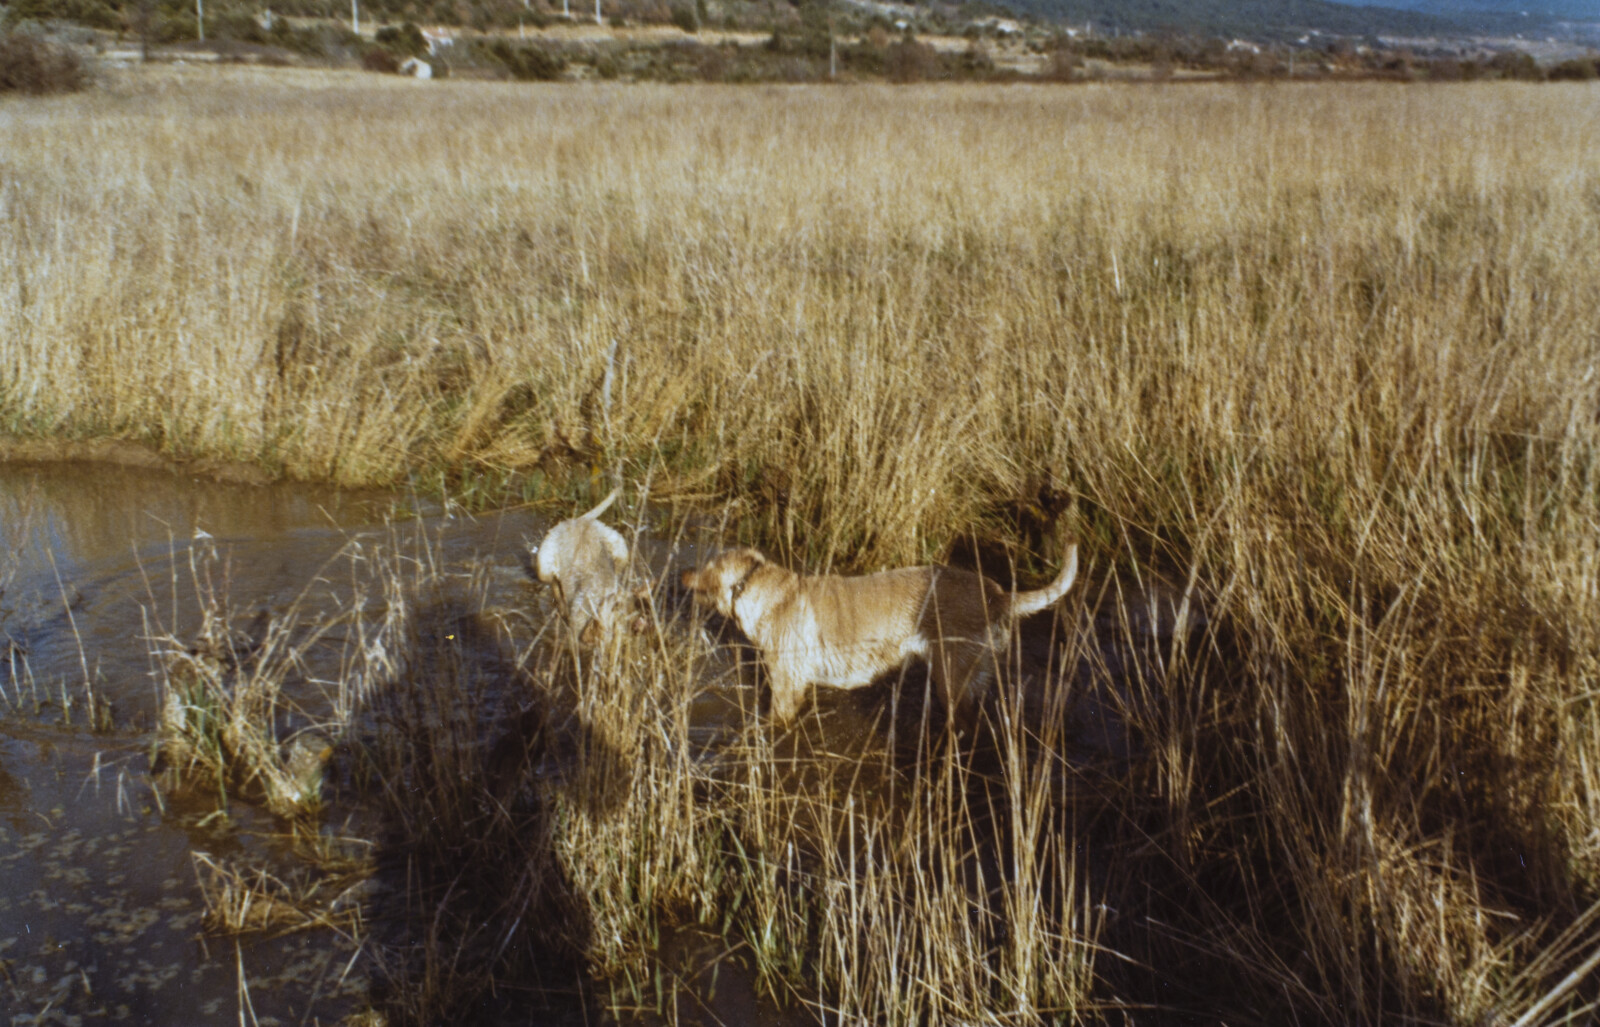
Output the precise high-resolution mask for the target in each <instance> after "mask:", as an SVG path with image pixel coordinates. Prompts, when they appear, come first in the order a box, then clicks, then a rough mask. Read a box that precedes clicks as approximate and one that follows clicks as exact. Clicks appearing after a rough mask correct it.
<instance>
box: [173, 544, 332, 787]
mask: <svg viewBox="0 0 1600 1027" xmlns="http://www.w3.org/2000/svg"><path fill="white" fill-rule="evenodd" d="M217 561H218V557H217V553H216V550H215V548H214V547H212V546H209V545H208V546H204V547H203V548H202V550H201V552H199V553H198V554H196V553H195V552H194V551H191V559H190V570H191V572H192V573H193V574H194V576H195V584H196V586H197V593H198V595H199V597H200V602H201V604H202V607H201V610H200V615H201V624H200V628H199V630H198V631H197V632H196V634H195V637H194V638H193V639H192V640H191V641H190V642H189V643H188V644H184V643H183V642H181V641H180V640H178V639H176V638H174V637H172V636H171V635H166V636H159V637H155V638H153V640H152V641H153V643H154V645H155V647H156V652H157V653H158V654H159V657H160V660H159V664H158V666H159V668H160V670H161V678H160V681H159V684H158V693H159V694H158V696H157V704H158V709H159V718H158V720H159V723H158V727H157V733H156V739H155V749H156V751H157V753H158V754H159V756H160V758H161V762H163V763H164V764H165V765H166V766H167V767H168V768H170V769H171V770H173V771H174V772H176V773H178V774H180V775H185V776H195V775H199V776H202V777H205V778H207V779H209V780H210V781H211V782H214V783H215V785H216V787H217V790H218V795H219V797H222V798H223V799H224V801H226V796H227V795H228V794H229V793H230V792H238V791H247V792H250V793H252V794H259V795H260V796H261V798H262V799H263V801H264V802H265V804H266V806H267V808H268V809H270V810H271V811H272V812H273V813H276V814H278V815H279V816H284V817H295V816H299V815H314V814H315V813H316V811H317V810H318V808H319V807H320V806H321V803H322V785H323V772H324V769H325V767H326V766H327V763H328V760H329V758H330V757H331V756H332V754H333V747H332V742H331V740H330V739H329V738H328V736H327V735H326V734H325V733H324V732H323V731H322V730H320V729H318V728H316V727H314V726H310V725H306V726H303V727H301V728H299V729H298V730H294V731H293V732H292V733H290V734H288V735H287V737H282V736H281V735H280V731H281V730H282V728H283V726H284V724H285V717H286V715H288V714H289V713H290V712H291V710H292V707H291V704H288V703H286V702H285V701H284V697H283V688H284V684H285V682H286V680H289V679H291V678H294V677H296V676H298V675H299V674H300V673H301V672H302V670H303V664H302V657H303V654H304V652H305V650H306V649H307V648H309V647H310V646H313V645H315V644H316V643H317V641H318V638H319V637H320V634H321V632H320V631H317V630H312V631H310V632H303V631H297V630H296V628H297V619H296V617H295V616H294V615H293V614H290V615H288V616H283V617H277V618H273V617H270V616H268V615H267V613H266V611H262V612H261V613H260V614H258V615H257V616H256V617H255V619H254V621H253V622H252V623H251V625H250V626H249V627H247V628H239V627H236V626H235V625H234V624H233V623H232V621H233V616H232V610H231V609H230V607H229V606H228V601H229V597H228V596H226V595H224V594H222V593H221V592H220V591H219V590H218V587H217V585H216V583H215V582H214V581H213V580H212V579H211V574H210V572H211V569H212V568H213V567H214V566H215V564H216V563H217Z"/></svg>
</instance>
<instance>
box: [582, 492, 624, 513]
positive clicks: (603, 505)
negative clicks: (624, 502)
mask: <svg viewBox="0 0 1600 1027" xmlns="http://www.w3.org/2000/svg"><path fill="white" fill-rule="evenodd" d="M620 495H622V486H620V485H619V486H617V487H616V488H614V489H612V490H611V495H609V496H607V497H606V498H604V499H602V500H600V505H599V506H597V507H595V508H594V509H593V510H590V511H589V512H588V513H586V514H580V515H579V516H580V517H582V518H583V519H584V520H586V521H592V520H594V519H595V518H596V517H599V516H600V515H601V514H603V513H605V512H606V511H607V510H608V509H610V508H611V504H612V503H615V502H616V501H617V497H618V496H620Z"/></svg>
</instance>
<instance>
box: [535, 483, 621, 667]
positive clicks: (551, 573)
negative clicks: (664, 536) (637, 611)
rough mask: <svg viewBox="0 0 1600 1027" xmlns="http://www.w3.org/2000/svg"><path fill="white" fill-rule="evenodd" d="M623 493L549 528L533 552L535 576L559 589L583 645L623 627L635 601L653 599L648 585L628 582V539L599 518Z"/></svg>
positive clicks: (614, 493)
mask: <svg viewBox="0 0 1600 1027" xmlns="http://www.w3.org/2000/svg"><path fill="white" fill-rule="evenodd" d="M620 491H621V490H620V489H614V490H612V493H611V495H609V496H607V497H606V498H604V499H602V500H601V501H600V504H599V505H598V506H596V507H595V508H594V509H593V510H590V511H589V512H588V513H585V514H580V515H579V516H577V517H573V518H570V519H568V520H565V521H562V522H561V523H560V524H557V525H556V526H555V527H553V528H551V529H550V531H549V533H548V534H546V535H545V537H544V540H543V541H541V542H540V543H539V545H538V546H537V547H535V549H534V551H533V565H534V573H535V575H536V576H537V577H538V579H539V580H540V581H542V582H544V583H545V584H547V585H549V586H551V587H552V588H553V589H555V593H556V602H557V605H559V606H560V607H561V610H562V612H563V613H564V614H565V615H566V618H567V622H568V623H569V624H570V625H571V626H572V632H573V636H574V637H575V638H576V639H577V640H578V642H579V643H580V644H582V645H585V646H593V645H596V644H598V643H599V642H600V641H601V640H602V639H604V638H606V637H608V636H609V635H611V634H612V633H613V632H614V631H615V630H616V629H617V628H618V627H619V626H621V624H622V621H623V620H624V618H625V617H626V614H627V612H628V609H629V606H630V604H631V603H632V602H633V600H635V599H638V598H641V597H643V598H648V597H649V586H648V585H645V584H640V585H639V586H637V587H629V585H628V584H627V581H626V577H627V573H628V569H629V566H630V563H631V558H630V556H629V554H628V542H627V540H626V539H624V538H623V537H622V536H621V535H620V534H618V533H617V531H616V529H615V528H611V527H609V526H607V525H604V524H601V523H600V521H599V517H600V515H601V514H603V513H605V512H606V510H607V508H609V507H610V506H611V504H612V503H613V502H615V501H616V498H617V494H618V492H620ZM641 620H642V619H641ZM632 629H633V630H635V631H639V630H642V624H641V623H640V622H638V621H636V622H635V623H634V624H633V625H632Z"/></svg>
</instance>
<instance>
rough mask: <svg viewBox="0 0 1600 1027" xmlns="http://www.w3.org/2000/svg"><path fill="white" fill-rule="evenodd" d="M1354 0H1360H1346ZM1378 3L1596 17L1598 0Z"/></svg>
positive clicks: (1454, 12) (1456, 13) (1453, 14)
mask: <svg viewBox="0 0 1600 1027" xmlns="http://www.w3.org/2000/svg"><path fill="white" fill-rule="evenodd" d="M1350 2H1352V3H1358V2H1360V0H1350ZM1381 6H1384V7H1398V8H1402V9H1404V10H1408V11H1421V12H1423V13H1424V14H1436V15H1439V16H1441V17H1445V18H1460V17H1468V18H1470V17H1474V16H1479V15H1501V16H1505V17H1522V16H1523V15H1524V12H1526V14H1527V15H1528V16H1529V17H1534V18H1540V17H1544V18H1565V19H1569V20H1571V21H1600V0H1383V3H1382V5H1381Z"/></svg>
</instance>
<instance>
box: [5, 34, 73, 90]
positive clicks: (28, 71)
mask: <svg viewBox="0 0 1600 1027" xmlns="http://www.w3.org/2000/svg"><path fill="white" fill-rule="evenodd" d="M88 84H89V71H88V69H87V68H86V67H85V66H84V63H83V58H81V57H79V56H78V54H77V51H75V50H72V49H69V48H68V47H65V46H59V45H57V44H55V43H52V42H50V41H49V40H48V39H43V38H41V37H39V36H37V35H34V34H33V33H31V32H23V31H13V32H7V33H6V34H5V35H3V36H0V93H9V92H18V93H29V94H32V95H34V96H38V95H42V94H44V93H68V92H74V91H76V90H79V89H82V88H83V87H84V86H86V85H88Z"/></svg>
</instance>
